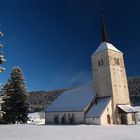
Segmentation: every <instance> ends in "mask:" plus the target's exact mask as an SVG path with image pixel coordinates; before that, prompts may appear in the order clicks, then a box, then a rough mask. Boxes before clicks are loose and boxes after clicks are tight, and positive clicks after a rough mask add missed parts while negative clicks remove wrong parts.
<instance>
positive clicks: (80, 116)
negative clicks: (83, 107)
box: [45, 111, 85, 124]
mask: <svg viewBox="0 0 140 140" xmlns="http://www.w3.org/2000/svg"><path fill="white" fill-rule="evenodd" d="M56 115H58V116H59V117H58V118H59V124H61V123H62V117H64V115H65V121H66V122H65V123H66V124H70V122H69V116H72V115H74V124H84V123H85V119H84V112H82V111H81V112H46V113H45V120H46V124H55V122H54V116H56Z"/></svg>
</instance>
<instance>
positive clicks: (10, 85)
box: [2, 67, 28, 123]
mask: <svg viewBox="0 0 140 140" xmlns="http://www.w3.org/2000/svg"><path fill="white" fill-rule="evenodd" d="M3 93H4V95H5V99H4V102H5V103H4V104H3V105H2V110H3V111H4V112H5V114H4V116H3V118H4V120H5V122H6V123H16V122H19V123H26V122H27V119H28V117H27V114H28V104H27V102H26V99H27V96H28V93H27V90H26V86H25V82H24V76H23V73H22V71H21V69H20V68H19V67H15V68H13V70H12V73H11V77H10V79H9V80H8V82H7V84H6V85H5V86H4V88H3Z"/></svg>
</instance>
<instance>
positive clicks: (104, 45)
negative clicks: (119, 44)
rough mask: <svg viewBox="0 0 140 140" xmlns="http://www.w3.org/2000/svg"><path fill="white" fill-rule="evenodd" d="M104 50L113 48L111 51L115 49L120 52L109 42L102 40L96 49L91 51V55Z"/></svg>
mask: <svg viewBox="0 0 140 140" xmlns="http://www.w3.org/2000/svg"><path fill="white" fill-rule="evenodd" d="M105 50H113V51H116V52H121V51H119V50H118V49H117V48H115V47H114V46H113V45H112V44H111V43H107V42H102V43H101V44H100V46H99V47H98V48H97V49H96V51H95V52H94V53H93V55H94V54H97V53H99V52H102V51H105ZM121 53H122V52H121Z"/></svg>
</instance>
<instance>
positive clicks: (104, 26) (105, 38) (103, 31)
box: [102, 13, 109, 42]
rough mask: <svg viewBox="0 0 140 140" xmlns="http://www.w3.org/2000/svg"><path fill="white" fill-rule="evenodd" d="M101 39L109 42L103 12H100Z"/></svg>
mask: <svg viewBox="0 0 140 140" xmlns="http://www.w3.org/2000/svg"><path fill="white" fill-rule="evenodd" d="M102 41H103V42H109V39H108V34H107V28H106V23H105V17H104V15H103V13H102Z"/></svg>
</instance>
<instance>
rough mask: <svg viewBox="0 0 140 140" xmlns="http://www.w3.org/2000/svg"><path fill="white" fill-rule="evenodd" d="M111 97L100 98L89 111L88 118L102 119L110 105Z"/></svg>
mask: <svg viewBox="0 0 140 140" xmlns="http://www.w3.org/2000/svg"><path fill="white" fill-rule="evenodd" d="M110 99H111V97H104V98H98V99H97V101H95V103H94V104H93V106H92V107H91V108H90V110H89V111H88V113H87V115H86V117H87V118H97V117H100V116H101V115H102V113H103V111H104V110H105V108H106V106H107V105H108V103H109V101H110Z"/></svg>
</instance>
